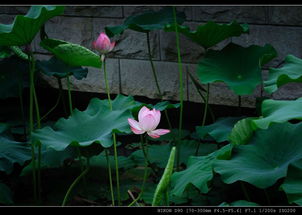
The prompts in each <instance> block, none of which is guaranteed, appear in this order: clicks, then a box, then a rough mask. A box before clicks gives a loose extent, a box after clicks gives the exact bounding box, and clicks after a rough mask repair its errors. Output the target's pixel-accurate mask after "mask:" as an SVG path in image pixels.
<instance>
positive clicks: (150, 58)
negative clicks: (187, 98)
mask: <svg viewBox="0 0 302 215" xmlns="http://www.w3.org/2000/svg"><path fill="white" fill-rule="evenodd" d="M146 34H147V46H148V56H149V61H150V64H151V68H152V74H153V77H154V81H155V84H156V88H157V91H158V94H159V96H160V99H161V100H163V94H162V93H161V90H160V87H159V83H158V78H157V75H156V71H155V66H154V64H153V60H152V54H151V45H150V35H149V32H147V33H146ZM164 113H165V116H166V119H167V123H168V126H169V128H170V130H172V124H171V122H170V119H169V116H168V111H167V110H166V109H165V110H164Z"/></svg>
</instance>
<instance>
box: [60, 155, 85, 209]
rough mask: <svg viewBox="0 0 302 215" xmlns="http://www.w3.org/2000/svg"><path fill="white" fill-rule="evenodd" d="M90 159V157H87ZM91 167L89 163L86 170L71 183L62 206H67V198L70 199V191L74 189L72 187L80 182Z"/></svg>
mask: <svg viewBox="0 0 302 215" xmlns="http://www.w3.org/2000/svg"><path fill="white" fill-rule="evenodd" d="M87 161H88V159H87ZM89 169H90V167H89V165H87V168H86V169H85V171H83V172H82V173H81V174H80V175H79V176H78V177H77V178H76V179H75V180H74V182H73V183H72V184H71V185H70V187H69V188H68V190H67V192H66V194H65V197H64V199H63V202H62V206H65V205H66V203H67V200H68V199H69V196H70V193H71V191H72V189H73V188H74V187H75V186H76V185H77V184H78V183H79V181H80V180H81V179H82V178H83V177H84V176H85V175H86V174H87V173H88V171H89Z"/></svg>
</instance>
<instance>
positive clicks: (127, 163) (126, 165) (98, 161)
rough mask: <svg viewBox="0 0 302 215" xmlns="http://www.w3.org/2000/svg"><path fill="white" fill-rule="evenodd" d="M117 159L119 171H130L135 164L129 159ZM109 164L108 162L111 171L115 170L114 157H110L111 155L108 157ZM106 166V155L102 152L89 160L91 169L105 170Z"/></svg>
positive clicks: (122, 157) (123, 157) (119, 157)
mask: <svg viewBox="0 0 302 215" xmlns="http://www.w3.org/2000/svg"><path fill="white" fill-rule="evenodd" d="M117 159H118V168H119V169H130V168H133V167H134V166H135V163H134V162H133V160H131V159H130V158H129V157H125V156H118V157H117ZM109 162H110V166H111V168H112V169H113V170H115V160H114V156H112V155H110V156H109ZM107 165H108V164H107V159H106V155H105V153H104V152H102V153H101V154H99V155H96V156H93V157H91V158H90V166H91V167H92V168H96V169H99V168H100V167H101V168H104V169H107V167H108V166H107Z"/></svg>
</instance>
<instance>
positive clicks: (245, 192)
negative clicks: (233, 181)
mask: <svg viewBox="0 0 302 215" xmlns="http://www.w3.org/2000/svg"><path fill="white" fill-rule="evenodd" d="M240 186H241V189H242V191H243V193H244V196H245V198H246V199H247V200H248V201H249V202H250V201H251V198H250V196H249V194H248V192H247V190H246V188H245V185H244V184H243V182H242V181H240Z"/></svg>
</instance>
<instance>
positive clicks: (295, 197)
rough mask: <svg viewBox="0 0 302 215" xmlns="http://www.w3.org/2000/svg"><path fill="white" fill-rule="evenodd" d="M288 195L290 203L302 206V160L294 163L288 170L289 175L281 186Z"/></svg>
mask: <svg viewBox="0 0 302 215" xmlns="http://www.w3.org/2000/svg"><path fill="white" fill-rule="evenodd" d="M280 189H281V190H283V191H284V192H285V193H286V195H287V199H288V202H289V203H290V204H291V203H296V204H297V205H300V206H302V160H299V161H297V162H295V163H293V164H292V165H291V166H290V167H289V168H288V174H287V177H286V179H285V181H284V183H283V184H282V185H281V186H280Z"/></svg>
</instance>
